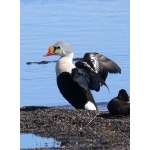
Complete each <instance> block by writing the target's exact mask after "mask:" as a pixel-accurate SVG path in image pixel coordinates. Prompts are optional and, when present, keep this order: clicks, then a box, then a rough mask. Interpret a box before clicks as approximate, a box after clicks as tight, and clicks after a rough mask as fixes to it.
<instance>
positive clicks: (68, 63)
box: [44, 41, 121, 110]
mask: <svg viewBox="0 0 150 150" xmlns="http://www.w3.org/2000/svg"><path fill="white" fill-rule="evenodd" d="M51 55H59V56H60V58H59V60H58V61H57V63H56V76H57V85H58V88H59V90H60V93H61V94H62V95H63V97H64V98H65V99H66V100H67V101H68V102H69V103H70V104H71V105H72V106H73V107H75V108H76V109H86V110H98V108H97V105H96V103H95V101H94V98H93V96H92V94H91V91H90V90H95V91H97V92H98V91H99V90H100V87H101V86H102V85H105V86H106V87H107V85H106V83H105V80H106V78H107V75H108V72H109V73H121V69H120V67H119V66H118V65H117V64H116V63H115V62H113V61H112V60H110V59H109V58H107V57H105V56H103V55H101V54H99V53H96V52H93V53H86V54H85V55H84V57H83V58H82V59H81V60H79V61H77V62H76V63H75V65H74V64H73V56H74V53H73V49H72V47H71V46H70V45H69V44H68V43H66V42H64V41H59V42H57V43H55V44H54V45H52V46H50V47H49V49H48V52H47V54H45V55H44V56H51ZM107 88H108V87H107Z"/></svg>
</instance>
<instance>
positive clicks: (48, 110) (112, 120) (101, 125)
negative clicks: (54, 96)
mask: <svg viewBox="0 0 150 150" xmlns="http://www.w3.org/2000/svg"><path fill="white" fill-rule="evenodd" d="M20 132H21V133H32V134H35V135H38V136H41V137H47V138H51V137H52V138H54V139H56V140H57V141H60V142H61V145H60V148H54V147H51V148H39V149H43V150H44V149H47V150H48V149H114V150H120V149H122V150H129V149H130V116H127V117H124V116H112V115H110V114H109V112H108V111H98V110H97V111H88V110H80V109H78V110H75V109H65V108H55V107H42V106H41V107H38V106H27V107H23V108H20ZM36 149H37V150H38V148H36ZM22 150H23V149H22ZM30 150H31V149H30Z"/></svg>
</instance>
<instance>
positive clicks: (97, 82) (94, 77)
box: [72, 61, 108, 91]
mask: <svg viewBox="0 0 150 150" xmlns="http://www.w3.org/2000/svg"><path fill="white" fill-rule="evenodd" d="M75 65H76V68H74V69H73V70H72V77H73V80H74V81H75V82H78V84H79V85H80V86H82V87H83V88H85V89H91V90H95V91H99V90H100V86H102V85H105V86H106V87H107V88H108V86H107V85H106V83H105V81H104V80H103V79H102V78H101V77H100V76H99V75H98V74H97V73H96V72H95V71H94V70H93V69H92V68H91V67H90V65H89V64H88V63H87V62H83V61H78V62H76V63H75Z"/></svg>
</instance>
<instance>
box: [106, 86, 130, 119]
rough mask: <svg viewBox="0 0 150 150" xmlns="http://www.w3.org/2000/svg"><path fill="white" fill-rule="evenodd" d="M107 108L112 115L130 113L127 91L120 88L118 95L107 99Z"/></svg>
mask: <svg viewBox="0 0 150 150" xmlns="http://www.w3.org/2000/svg"><path fill="white" fill-rule="evenodd" d="M107 108H108V110H109V112H110V113H111V114H112V115H123V116H128V115H130V99H129V96H128V94H127V92H126V91H125V90H124V89H121V90H120V91H119V94H118V96H117V97H115V98H113V99H112V100H110V101H109V103H108V105H107Z"/></svg>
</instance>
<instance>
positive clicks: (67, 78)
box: [57, 72, 97, 109]
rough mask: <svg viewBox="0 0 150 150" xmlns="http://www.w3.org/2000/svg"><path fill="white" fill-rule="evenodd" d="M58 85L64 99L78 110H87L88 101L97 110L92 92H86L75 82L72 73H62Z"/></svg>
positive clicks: (58, 78)
mask: <svg viewBox="0 0 150 150" xmlns="http://www.w3.org/2000/svg"><path fill="white" fill-rule="evenodd" d="M57 85H58V88H59V90H60V92H61V94H62V95H63V97H64V98H65V99H66V100H67V101H68V102H69V103H70V104H71V105H72V106H73V107H75V108H76V109H85V104H86V103H87V101H91V102H92V103H93V104H94V106H95V108H96V109H97V106H96V104H95V101H94V98H93V96H92V94H91V91H90V90H85V89H84V88H82V87H81V86H80V85H79V84H78V83H77V82H75V81H73V78H72V76H71V74H70V73H68V72H63V73H61V74H60V75H59V76H58V77H57Z"/></svg>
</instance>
